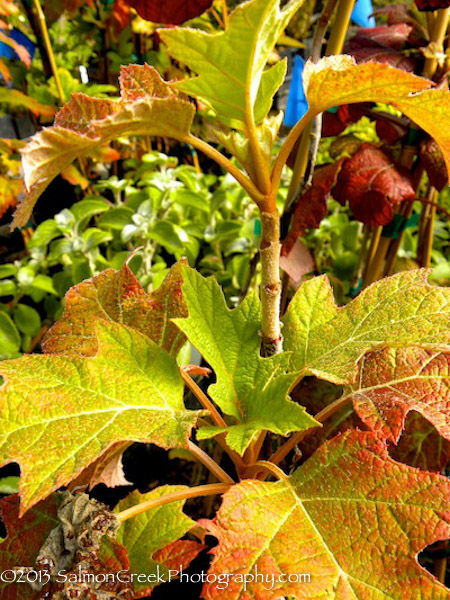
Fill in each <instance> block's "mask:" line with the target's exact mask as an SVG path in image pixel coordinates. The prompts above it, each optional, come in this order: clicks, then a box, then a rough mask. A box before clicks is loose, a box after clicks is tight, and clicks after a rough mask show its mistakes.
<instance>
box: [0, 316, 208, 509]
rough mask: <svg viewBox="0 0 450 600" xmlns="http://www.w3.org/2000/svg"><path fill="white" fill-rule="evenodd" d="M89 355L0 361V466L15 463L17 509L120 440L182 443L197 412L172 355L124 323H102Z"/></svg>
mask: <svg viewBox="0 0 450 600" xmlns="http://www.w3.org/2000/svg"><path fill="white" fill-rule="evenodd" d="M97 327H98V334H97V335H98V352H97V354H96V355H95V356H94V357H90V358H79V357H70V356H54V355H50V356H49V355H44V356H38V355H33V356H23V357H22V358H19V359H17V360H8V361H4V362H2V363H0V374H1V375H2V376H3V378H4V380H5V383H4V384H3V386H2V387H1V388H0V429H1V431H2V439H1V442H0V464H1V463H6V462H11V461H15V462H18V463H19V465H20V468H21V473H22V477H21V485H20V489H21V497H22V512H24V511H25V510H27V509H28V508H29V507H30V506H32V505H33V504H35V503H36V502H38V501H39V500H40V499H42V498H45V497H46V496H48V495H49V494H50V492H52V491H53V490H56V489H58V488H59V487H61V486H62V485H66V484H67V483H68V482H70V481H71V480H72V479H74V478H75V477H76V476H77V475H78V474H79V473H80V472H81V471H82V470H83V469H85V468H86V467H87V466H88V465H89V464H90V463H91V462H93V461H95V460H96V459H98V458H99V457H100V456H101V455H102V454H103V453H105V452H106V451H108V449H109V448H110V447H111V446H112V445H114V444H117V443H118V442H126V441H140V442H152V443H154V444H157V445H159V446H162V447H164V448H170V447H184V446H185V445H186V442H187V439H188V436H189V433H190V430H191V428H192V427H193V425H194V423H195V421H196V417H197V413H196V412H194V411H187V410H185V408H184V405H183V382H182V379H181V376H180V374H179V370H178V366H177V364H176V361H175V359H173V358H171V357H170V356H169V355H168V354H167V353H166V352H164V351H163V350H161V349H160V348H158V346H156V344H154V343H153V342H152V341H151V340H150V339H149V338H148V337H146V336H144V335H142V334H141V333H139V332H137V331H136V330H133V329H131V328H129V327H126V326H124V325H119V324H117V323H114V322H112V321H111V322H104V321H103V322H101V321H99V322H98V324H97Z"/></svg>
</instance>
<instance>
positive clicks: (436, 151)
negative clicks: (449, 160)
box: [420, 138, 448, 191]
mask: <svg viewBox="0 0 450 600" xmlns="http://www.w3.org/2000/svg"><path fill="white" fill-rule="evenodd" d="M420 160H421V162H422V164H423V167H424V169H425V171H426V172H427V175H428V177H429V178H430V182H431V185H433V186H434V187H435V188H436V189H437V190H439V191H441V190H442V189H443V188H444V187H445V186H446V185H447V181H448V178H447V168H446V166H445V161H444V156H443V155H442V152H441V150H440V148H439V146H438V145H437V144H436V142H435V141H434V140H433V139H431V138H430V139H428V140H425V141H424V142H422V144H421V146H420Z"/></svg>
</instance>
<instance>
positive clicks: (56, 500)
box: [0, 494, 61, 600]
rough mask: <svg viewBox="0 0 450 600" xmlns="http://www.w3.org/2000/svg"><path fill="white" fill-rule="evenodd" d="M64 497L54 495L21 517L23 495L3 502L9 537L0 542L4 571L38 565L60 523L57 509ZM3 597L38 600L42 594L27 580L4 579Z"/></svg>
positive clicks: (0, 585)
mask: <svg viewBox="0 0 450 600" xmlns="http://www.w3.org/2000/svg"><path fill="white" fill-rule="evenodd" d="M60 503H61V498H60V497H59V496H58V495H57V494H52V495H51V496H49V497H48V498H46V499H45V500H43V501H42V502H39V503H38V504H36V506H34V507H33V508H31V509H30V510H29V511H28V512H27V513H26V514H25V515H24V516H23V517H22V518H19V507H20V498H19V494H14V495H13V496H7V497H6V498H3V499H2V500H1V502H0V516H1V518H2V520H3V522H4V524H5V526H6V531H7V537H6V539H5V540H4V541H3V542H2V543H1V544H0V572H2V573H5V572H8V574H10V571H9V570H10V569H14V567H31V566H32V565H34V564H35V560H36V558H37V555H38V554H39V550H40V549H41V546H42V544H43V542H44V540H45V539H46V537H47V536H48V534H49V533H50V531H51V530H52V529H53V528H54V527H56V525H57V524H58V519H57V516H56V511H57V509H58V506H59V504H60ZM0 596H1V598H2V600H37V599H38V598H39V597H40V594H39V593H38V592H34V591H33V590H32V589H31V587H30V586H29V585H27V584H26V583H11V584H8V583H6V582H5V581H0Z"/></svg>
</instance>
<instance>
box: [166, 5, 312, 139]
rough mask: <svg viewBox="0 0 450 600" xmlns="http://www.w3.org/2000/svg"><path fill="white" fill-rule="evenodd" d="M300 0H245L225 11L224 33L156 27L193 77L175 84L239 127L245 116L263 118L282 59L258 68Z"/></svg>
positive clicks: (280, 78)
mask: <svg viewBox="0 0 450 600" xmlns="http://www.w3.org/2000/svg"><path fill="white" fill-rule="evenodd" d="M302 4H303V0H290V2H288V3H287V4H286V5H285V6H284V7H283V8H282V9H280V0H251V1H250V2H244V3H243V4H241V5H240V6H238V7H237V8H236V9H235V10H234V11H233V12H232V13H231V15H230V19H229V23H228V27H227V29H226V31H224V32H220V33H214V34H210V33H205V32H202V31H200V30H197V29H189V28H187V27H183V28H176V29H161V30H159V33H160V35H161V38H162V40H163V42H164V43H165V44H166V45H167V48H168V50H169V53H170V54H172V56H174V57H175V58H176V59H177V60H179V61H180V62H182V63H184V64H185V65H187V66H188V67H189V68H190V69H191V70H192V71H194V73H196V74H197V76H196V77H191V78H189V79H185V80H183V81H180V82H177V83H176V84H174V85H175V87H177V88H178V89H180V90H182V91H183V92H186V93H187V94H190V95H191V96H195V97H196V98H200V99H201V100H202V101H204V102H206V103H207V104H208V105H209V106H211V107H212V108H213V109H214V110H215V112H216V113H217V116H218V118H219V119H220V120H225V121H227V120H228V121H230V120H231V121H232V122H233V126H235V127H237V128H239V129H243V128H244V126H245V125H247V126H248V124H249V120H253V121H254V123H255V124H256V125H259V124H260V123H261V122H262V121H263V120H264V119H265V117H266V116H267V114H268V112H269V110H270V108H271V106H272V99H273V96H274V94H275V92H276V91H277V90H278V88H279V87H280V85H281V84H282V82H283V79H284V76H285V74H286V63H285V61H282V62H280V63H277V64H275V65H274V66H273V67H270V68H268V69H267V70H264V69H265V67H266V63H267V60H268V58H269V55H270V53H271V52H272V50H273V48H274V46H275V44H276V43H277V40H278V39H279V38H280V36H281V34H282V33H283V30H284V29H285V27H286V25H287V24H288V23H289V20H290V19H291V17H292V16H293V15H294V13H295V12H296V10H298V9H299V8H300V6H301V5H302Z"/></svg>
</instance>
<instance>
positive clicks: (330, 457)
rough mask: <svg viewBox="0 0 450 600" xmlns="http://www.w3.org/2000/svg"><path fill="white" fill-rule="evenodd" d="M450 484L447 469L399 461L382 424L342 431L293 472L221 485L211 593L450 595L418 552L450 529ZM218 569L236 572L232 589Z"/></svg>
mask: <svg viewBox="0 0 450 600" xmlns="http://www.w3.org/2000/svg"><path fill="white" fill-rule="evenodd" d="M449 494H450V482H449V480H448V479H447V478H446V477H443V476H441V475H436V474H432V473H423V472H420V471H418V470H417V469H414V468H412V467H409V466H406V465H402V464H400V463H397V462H395V461H393V460H392V459H391V458H390V457H389V455H388V453H387V448H386V446H385V444H384V443H383V442H382V441H381V440H379V439H378V438H377V436H376V435H375V434H373V433H369V432H361V431H352V432H349V433H346V434H343V435H340V436H338V437H336V438H334V439H333V440H331V441H330V442H328V443H326V444H324V446H322V447H321V449H320V450H318V451H317V452H316V453H315V454H314V455H313V456H312V457H311V458H310V459H309V460H308V461H307V462H306V463H305V464H304V465H302V466H301V467H300V468H299V469H297V471H296V472H295V473H294V474H293V475H292V476H291V477H289V479H288V481H283V480H281V481H279V482H277V483H267V482H266V483H263V482H261V481H248V480H247V481H244V482H243V483H240V484H239V485H236V486H233V488H232V489H231V490H230V491H229V492H227V493H226V494H225V495H224V499H223V503H222V506H221V508H220V509H219V511H218V514H217V516H216V518H215V519H214V521H212V522H209V523H206V526H207V527H208V530H209V532H210V533H211V534H213V535H215V536H216V537H217V538H218V540H219V544H218V546H217V547H216V548H214V550H213V554H214V559H213V562H212V565H211V568H210V571H209V581H210V583H207V584H205V587H204V590H203V594H204V598H205V599H206V600H219V599H220V600H275V599H276V598H280V597H284V596H288V597H291V596H293V597H295V598H298V599H300V598H301V599H302V600H307V599H310V600H313V599H314V600H316V599H318V598H323V599H327V600H328V599H330V600H331V599H333V600H349V599H353V598H360V599H361V600H373V599H374V598H398V599H400V598H403V599H405V600H406V599H413V598H414V599H415V598H424V599H425V598H433V600H444V599H448V589H447V588H446V587H445V586H444V585H442V584H441V583H439V582H438V581H437V579H435V578H434V577H433V576H432V575H431V574H430V573H428V572H427V571H426V570H425V569H423V568H422V567H421V566H420V565H419V564H418V562H417V560H416V557H417V554H418V553H419V552H420V551H421V550H422V549H423V548H424V547H426V546H427V545H429V544H431V543H433V542H435V541H438V540H444V539H447V538H448V537H450V511H449V503H448V498H449ZM203 524H204V525H205V523H203ZM256 569H257V572H258V573H259V574H260V575H259V578H258V579H256V578H254V579H253V581H252V580H251V579H250V577H249V578H248V579H247V582H246V585H245V586H244V582H243V577H244V575H255V574H256ZM221 573H233V577H232V578H230V581H229V583H228V586H227V587H226V589H218V586H217V581H216V582H214V581H213V575H216V576H217V577H218V576H219V574H221ZM282 574H284V575H285V576H286V575H287V576H289V575H291V576H292V577H291V578H290V581H289V582H287V581H286V579H288V577H284V579H282V580H281V581H277V578H278V577H280V576H281V575H282ZM299 574H309V577H310V579H309V581H308V580H306V581H305V580H302V579H299V578H298V575H299ZM272 575H273V577H274V581H273V582H272V583H273V585H272V584H270V585H268V583H267V581H262V577H264V576H266V577H269V578H270V577H271V576H272ZM239 577H240V578H241V579H240V580H239ZM269 581H271V580H269ZM268 588H269V589H268Z"/></svg>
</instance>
